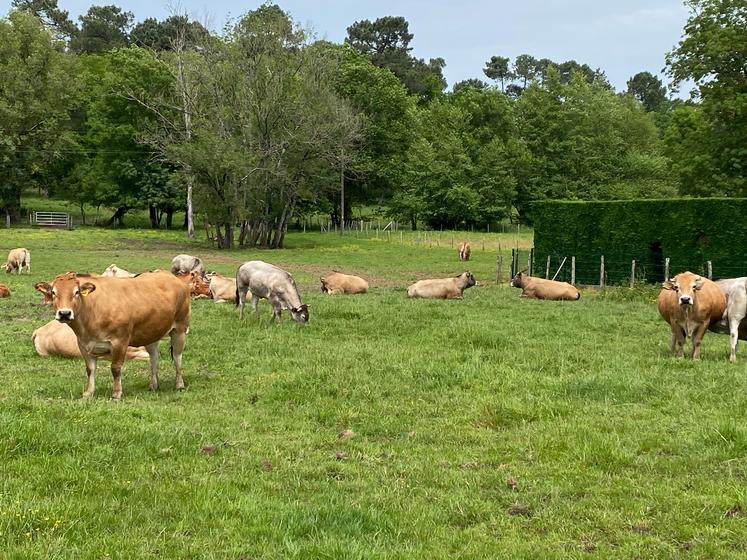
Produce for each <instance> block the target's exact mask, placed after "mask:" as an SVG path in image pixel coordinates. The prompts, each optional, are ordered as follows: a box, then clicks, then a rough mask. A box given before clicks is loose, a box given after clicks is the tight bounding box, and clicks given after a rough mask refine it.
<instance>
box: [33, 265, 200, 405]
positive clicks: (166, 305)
mask: <svg viewBox="0 0 747 560" xmlns="http://www.w3.org/2000/svg"><path fill="white" fill-rule="evenodd" d="M37 289H39V290H40V291H44V292H45V293H46V294H47V295H48V296H49V297H51V298H52V305H53V306H54V311H55V319H57V320H58V321H59V322H61V323H66V324H67V325H69V326H70V328H72V329H73V332H75V336H76V337H77V339H78V348H80V352H81V354H82V355H83V359H84V360H85V362H86V373H87V375H88V380H87V382H86V388H85V390H84V391H83V398H84V399H87V398H90V397H92V396H93V394H94V392H95V391H96V361H97V359H98V358H99V357H100V356H102V355H106V354H109V355H110V356H111V361H112V365H111V370H112V376H113V379H114V381H113V387H112V398H113V399H115V400H119V399H121V398H122V378H121V374H122V363H123V362H124V359H125V356H126V354H127V347H128V346H145V349H146V350H147V352H148V354H149V356H150V388H151V390H153V391H155V390H156V389H158V357H159V356H158V343H159V341H160V340H161V339H162V338H163V337H164V336H166V335H167V334H168V335H170V337H171V355H172V356H173V359H174V366H175V369H176V388H177V389H183V388H184V380H183V379H182V352H183V350H184V343H185V341H186V337H187V331H188V329H189V315H190V299H189V292H188V290H187V288H186V287H185V285H184V284H183V283H182V282H181V281H180V280H179V279H178V278H175V277H174V275H173V274H170V273H168V272H146V273H144V274H140V275H138V276H137V277H135V278H105V277H101V276H87V275H82V274H81V275H78V274H76V273H75V272H68V273H67V274H61V275H59V276H57V277H56V278H55V279H54V280H53V281H52V282H51V283H47V282H40V283H39V284H37Z"/></svg>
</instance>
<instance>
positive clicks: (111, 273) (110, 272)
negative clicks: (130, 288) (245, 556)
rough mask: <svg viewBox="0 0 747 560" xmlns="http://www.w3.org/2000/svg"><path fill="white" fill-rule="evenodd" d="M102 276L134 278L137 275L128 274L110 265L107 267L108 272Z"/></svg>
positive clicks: (105, 271)
mask: <svg viewBox="0 0 747 560" xmlns="http://www.w3.org/2000/svg"><path fill="white" fill-rule="evenodd" d="M101 276H109V277H110V278H134V277H135V275H134V274H133V273H132V272H127V271H126V270H125V269H124V268H119V267H118V266H117V265H116V264H110V265H109V266H107V267H106V270H104V272H102V273H101Z"/></svg>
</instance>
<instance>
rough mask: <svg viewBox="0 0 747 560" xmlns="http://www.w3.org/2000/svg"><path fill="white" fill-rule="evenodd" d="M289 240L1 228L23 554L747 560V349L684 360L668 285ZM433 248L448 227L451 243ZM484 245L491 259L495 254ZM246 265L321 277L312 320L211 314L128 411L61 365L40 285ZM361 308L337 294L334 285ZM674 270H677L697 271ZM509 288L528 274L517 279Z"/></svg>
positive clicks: (485, 258) (205, 313)
mask: <svg viewBox="0 0 747 560" xmlns="http://www.w3.org/2000/svg"><path fill="white" fill-rule="evenodd" d="M418 235H419V234H418V233H417V232H416V233H414V234H413V233H409V232H408V234H403V237H402V239H399V238H398V235H397V234H396V233H394V234H389V235H388V236H384V235H383V234H379V238H378V239H377V238H376V236H375V234H373V233H370V234H369V235H368V237H367V238H363V237H361V236H356V235H355V234H346V236H344V237H341V236H339V235H334V234H322V233H307V234H302V233H291V234H289V235H288V238H287V244H288V248H287V249H285V250H281V251H262V250H256V249H251V250H249V249H237V250H235V251H230V252H226V251H219V250H216V249H214V248H212V247H211V246H210V245H209V243H207V242H206V241H205V239H204V234H203V235H202V236H200V237H199V238H198V239H197V240H195V241H187V240H185V239H184V234H183V233H182V232H157V231H149V230H135V229H124V230H104V229H98V228H84V227H79V228H76V229H75V230H73V231H46V230H45V231H42V230H36V229H30V228H19V229H11V230H6V229H3V230H0V253H1V254H0V257H4V256H5V254H7V251H8V250H9V249H10V248H13V247H21V246H24V247H27V248H28V249H29V250H30V251H31V255H32V258H31V274H30V275H28V276H27V275H25V274H24V275H22V276H20V277H19V276H16V275H4V274H3V275H2V277H0V281H2V282H6V283H7V284H8V285H9V287H10V288H11V290H12V292H13V295H12V297H11V298H10V299H5V300H0V310H1V311H2V320H0V557H2V558H19V559H21V558H22V559H26V558H45V559H54V558H74V559H103V558H112V559H115V558H122V559H134V558H138V559H149V558H153V559H155V558H200V559H202V558H205V559H233V560H239V559H245V560H248V559H250V558H251V559H256V560H259V559H286V558H299V559H307V558H319V559H322V558H324V559H375V558H396V559H421V558H427V559H439V558H443V559H446V558H474V559H485V558H604V559H607V558H657V559H658V558H678V559H679V558H744V557H745V555H747V425H745V418H746V417H747V366H746V365H745V364H746V363H747V352H746V351H745V349H744V348H742V349H741V353H740V355H739V357H738V362H737V364H729V363H728V361H727V355H728V337H726V336H720V335H715V334H712V333H709V334H707V335H706V337H705V339H704V343H703V360H702V361H701V362H699V363H693V362H692V361H690V360H688V359H685V360H676V359H674V358H672V357H670V354H669V349H668V346H669V329H668V327H667V326H666V325H665V324H664V323H663V321H661V319H659V317H658V314H657V312H656V308H655V297H656V289H655V288H653V287H641V288H638V289H635V290H631V289H629V288H617V289H609V290H606V291H604V292H600V291H597V290H584V291H583V292H582V298H581V300H580V301H578V302H542V301H530V300H522V299H519V297H518V295H519V292H518V290H514V289H511V288H509V287H508V286H507V285H505V284H504V285H496V284H495V282H494V279H495V265H496V248H497V247H498V244H499V243H500V244H501V248H502V250H503V256H504V267H505V268H506V269H507V267H508V256H507V255H508V250H509V248H510V247H513V246H515V245H516V244H517V243H519V244H520V245H522V246H525V245H528V244H529V242H530V241H531V236H529V237H527V234H525V233H523V232H522V234H521V235H510V234H505V235H494V234H493V235H486V234H483V237H480V236H479V235H477V236H474V238H473V236H471V235H470V234H462V237H463V238H468V239H470V240H472V246H473V260H472V261H471V262H469V263H468V264H465V263H461V262H459V261H458V259H457V254H456V250H455V249H453V248H452V247H451V238H450V234H449V233H447V232H444V233H443V234H435V233H434V234H432V235H431V237H430V240H428V239H427V238H425V237H418ZM434 235H435V236H436V237H434ZM483 242H484V243H485V244H486V247H485V249H484V250H483V249H482V246H481V245H482V243H483ZM182 252H186V253H190V254H195V255H198V256H200V257H202V258H203V260H204V261H205V262H206V266H207V269H209V270H217V271H219V272H221V273H223V274H225V275H232V274H233V273H234V272H235V270H236V268H237V266H238V265H240V264H241V263H242V262H244V261H246V260H250V259H256V258H260V259H263V260H267V261H269V262H272V263H275V264H278V265H280V266H283V267H284V268H286V269H287V270H289V271H290V272H292V273H293V274H294V276H295V278H296V279H297V281H298V283H299V287H300V289H301V293H302V299H303V301H304V302H305V303H308V304H309V306H310V314H311V321H310V323H309V324H308V325H299V324H296V323H293V322H292V321H290V319H289V317H287V316H285V317H284V318H283V321H282V322H280V323H279V324H276V323H274V322H273V321H272V320H271V311H270V307H269V305H268V304H267V303H266V302H262V303H260V308H259V313H258V314H257V315H251V314H250V316H249V318H248V319H247V320H245V321H244V322H243V323H240V322H239V321H238V313H237V311H236V309H235V308H234V307H233V306H231V305H227V304H222V305H216V304H214V303H213V302H211V301H208V300H198V301H195V302H193V306H192V325H191V329H190V333H189V335H188V338H187V349H186V351H185V354H184V372H185V382H186V384H187V390H186V391H184V392H181V393H177V392H176V391H175V390H174V386H173V382H174V375H173V374H174V370H173V365H172V364H171V362H170V359H169V357H168V355H169V354H168V343H167V342H164V343H163V344H162V348H161V353H162V361H161V376H160V377H161V389H160V390H159V392H157V393H151V392H149V391H148V374H147V364H146V363H145V362H128V363H127V364H126V365H125V368H124V376H123V388H124V397H123V400H122V402H119V403H116V402H113V401H111V400H110V399H109V396H110V394H111V376H110V374H109V372H108V369H107V364H106V362H99V374H98V384H97V397H96V398H95V399H93V400H91V401H88V402H83V401H81V400H80V398H79V397H80V394H81V393H82V391H83V382H84V377H85V368H84V365H83V362H82V360H65V359H57V358H42V357H39V356H37V355H36V353H35V352H34V349H33V346H32V344H31V332H32V331H33V330H34V329H35V328H37V327H39V326H41V325H43V324H44V323H46V322H47V321H49V320H50V319H51V318H52V315H53V313H52V311H51V310H50V308H49V307H44V306H42V305H41V299H42V298H41V295H40V294H38V293H37V292H35V291H34V289H33V284H34V283H35V282H37V281H40V280H50V279H52V278H53V277H54V276H55V275H56V274H58V273H62V272H66V271H69V270H77V271H80V272H83V271H92V272H99V273H100V272H101V271H103V270H104V268H105V267H106V266H107V265H109V264H112V263H116V264H117V265H119V266H121V267H123V268H126V269H128V270H130V271H133V272H139V271H142V270H147V269H153V268H157V267H160V268H166V267H168V265H169V263H170V260H171V258H172V257H173V256H174V255H175V254H177V253H182ZM333 268H334V269H338V270H342V271H344V272H351V273H355V274H360V275H362V276H365V277H366V278H368V279H369V281H370V283H371V286H372V289H371V291H370V293H369V294H366V295H360V296H347V297H345V296H336V297H330V296H326V295H324V294H322V293H321V291H320V289H319V282H318V277H319V276H320V275H321V274H323V273H325V272H327V271H329V270H331V269H333ZM465 268H468V269H469V270H471V271H472V272H473V273H474V274H475V276H476V277H477V279H478V282H479V285H478V286H477V287H475V288H473V289H471V290H468V291H467V292H466V293H465V297H464V299H463V300H458V301H425V300H409V299H407V298H406V297H405V288H406V286H407V285H408V284H409V283H410V282H412V281H414V280H417V279H420V278H425V277H434V276H451V275H456V274H458V273H460V272H462V271H463V270H465ZM675 272H676V271H675ZM504 277H505V272H504Z"/></svg>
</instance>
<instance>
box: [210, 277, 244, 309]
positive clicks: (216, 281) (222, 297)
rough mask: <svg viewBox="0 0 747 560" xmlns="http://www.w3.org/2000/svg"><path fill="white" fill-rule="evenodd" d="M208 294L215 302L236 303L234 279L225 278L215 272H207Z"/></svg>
mask: <svg viewBox="0 0 747 560" xmlns="http://www.w3.org/2000/svg"><path fill="white" fill-rule="evenodd" d="M207 277H208V281H209V282H210V295H211V296H212V298H213V301H214V302H215V303H225V302H227V301H230V302H231V303H237V301H236V279H235V278H226V277H225V276H221V275H220V274H218V273H217V272H209V273H208V275H207Z"/></svg>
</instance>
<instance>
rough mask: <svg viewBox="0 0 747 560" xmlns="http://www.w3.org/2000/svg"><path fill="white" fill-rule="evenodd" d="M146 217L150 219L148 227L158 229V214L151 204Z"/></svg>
mask: <svg viewBox="0 0 747 560" xmlns="http://www.w3.org/2000/svg"><path fill="white" fill-rule="evenodd" d="M148 217H149V218H150V227H151V228H153V229H158V212H157V210H156V207H155V206H153V205H152V204H151V205H150V206H149V207H148Z"/></svg>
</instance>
